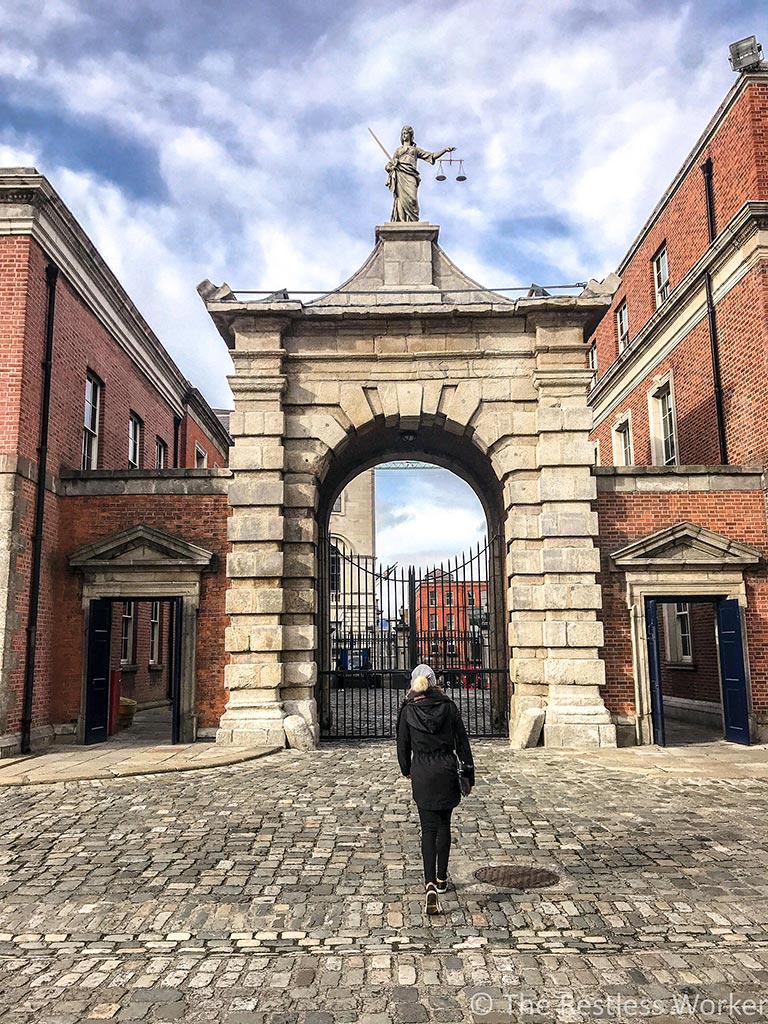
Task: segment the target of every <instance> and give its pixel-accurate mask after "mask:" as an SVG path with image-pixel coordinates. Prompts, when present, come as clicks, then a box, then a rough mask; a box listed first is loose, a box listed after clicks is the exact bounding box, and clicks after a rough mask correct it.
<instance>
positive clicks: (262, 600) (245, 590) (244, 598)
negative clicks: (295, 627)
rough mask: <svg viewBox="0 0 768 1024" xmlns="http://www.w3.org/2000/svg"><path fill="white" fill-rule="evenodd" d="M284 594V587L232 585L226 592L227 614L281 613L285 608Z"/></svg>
mask: <svg viewBox="0 0 768 1024" xmlns="http://www.w3.org/2000/svg"><path fill="white" fill-rule="evenodd" d="M284 596H285V591H284V590H283V588H282V587H280V588H278V587H269V588H259V589H255V588H253V587H230V589H229V590H228V591H227V593H226V610H227V614H229V615H279V614H280V613H281V612H282V611H283V608H284Z"/></svg>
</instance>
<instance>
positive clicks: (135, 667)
mask: <svg viewBox="0 0 768 1024" xmlns="http://www.w3.org/2000/svg"><path fill="white" fill-rule="evenodd" d="M120 671H121V672H138V671H139V666H138V665H134V664H130V665H126V664H124V663H121V664H120Z"/></svg>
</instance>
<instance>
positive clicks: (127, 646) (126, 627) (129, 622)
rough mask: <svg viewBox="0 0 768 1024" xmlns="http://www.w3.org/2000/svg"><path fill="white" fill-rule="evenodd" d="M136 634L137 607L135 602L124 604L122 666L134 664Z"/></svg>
mask: <svg viewBox="0 0 768 1024" xmlns="http://www.w3.org/2000/svg"><path fill="white" fill-rule="evenodd" d="M135 634H136V618H135V605H134V603H133V601H126V602H125V603H124V604H123V621H122V625H121V632H120V664H121V665H132V664H133V639H134V636H135Z"/></svg>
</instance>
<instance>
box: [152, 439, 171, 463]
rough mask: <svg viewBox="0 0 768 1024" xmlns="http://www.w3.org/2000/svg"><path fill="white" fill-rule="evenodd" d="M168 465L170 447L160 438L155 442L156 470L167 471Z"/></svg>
mask: <svg viewBox="0 0 768 1024" xmlns="http://www.w3.org/2000/svg"><path fill="white" fill-rule="evenodd" d="M167 465H168V445H167V444H166V443H165V441H164V440H163V439H162V437H158V438H157V440H156V441H155V469H165V468H166V466H167Z"/></svg>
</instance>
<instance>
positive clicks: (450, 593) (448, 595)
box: [445, 590, 453, 608]
mask: <svg viewBox="0 0 768 1024" xmlns="http://www.w3.org/2000/svg"><path fill="white" fill-rule="evenodd" d="M445 603H446V604H447V605H448V607H449V608H450V607H451V606H452V605H453V591H452V590H449V591H447V592H446V595H445Z"/></svg>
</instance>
